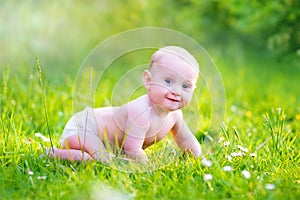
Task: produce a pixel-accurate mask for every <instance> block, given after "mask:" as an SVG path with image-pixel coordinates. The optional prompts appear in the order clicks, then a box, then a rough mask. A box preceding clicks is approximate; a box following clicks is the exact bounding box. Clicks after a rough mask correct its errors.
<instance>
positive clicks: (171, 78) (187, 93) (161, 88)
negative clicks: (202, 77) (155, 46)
mask: <svg viewBox="0 0 300 200" xmlns="http://www.w3.org/2000/svg"><path fill="white" fill-rule="evenodd" d="M198 74H199V65H198V63H197V61H196V59H195V58H194V57H193V56H192V55H191V54H190V53H189V52H188V51H187V50H185V49H183V48H181V47H177V46H166V47H163V48H160V49H159V50H158V51H156V52H155V53H154V54H153V56H152V58H151V63H150V69H149V70H145V71H144V74H143V80H144V84H145V87H146V89H147V90H148V95H149V97H150V100H151V101H152V103H154V104H159V105H161V106H162V107H164V109H165V110H168V111H174V110H177V109H180V108H183V107H184V106H186V105H187V104H188V103H189V102H190V101H191V98H192V95H193V92H194V89H195V88H196V83H197V79H198Z"/></svg>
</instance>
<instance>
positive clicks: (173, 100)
mask: <svg viewBox="0 0 300 200" xmlns="http://www.w3.org/2000/svg"><path fill="white" fill-rule="evenodd" d="M167 100H169V101H172V102H180V100H179V99H176V98H169V97H167Z"/></svg>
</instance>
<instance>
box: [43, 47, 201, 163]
mask: <svg viewBox="0 0 300 200" xmlns="http://www.w3.org/2000/svg"><path fill="white" fill-rule="evenodd" d="M198 73H199V66H198V63H197V61H196V60H195V58H194V57H193V56H192V55H191V54H190V53H189V52H187V51H186V50H185V49H183V48H181V47H177V46H166V47H163V48H161V49H159V50H158V51H156V52H155V53H154V54H153V56H152V58H151V63H150V67H149V70H145V71H144V72H143V74H142V79H143V83H144V86H145V88H146V90H147V94H145V95H143V96H141V97H139V98H137V99H135V100H133V101H130V102H128V103H127V104H125V105H123V106H120V107H103V108H95V109H93V108H89V107H88V108H85V109H84V110H83V111H81V112H79V113H76V114H75V115H74V116H72V117H71V119H70V120H69V121H68V122H67V124H66V126H65V128H64V131H63V134H62V138H61V143H62V149H58V148H51V149H48V150H47V153H48V155H49V156H50V157H57V158H61V159H68V160H79V161H83V160H100V161H102V162H108V161H109V152H108V150H107V147H108V146H112V147H114V148H117V149H121V150H122V151H123V152H124V154H125V155H126V157H127V158H129V159H131V160H135V161H138V162H147V160H148V157H147V155H146V153H145V151H144V149H146V148H147V147H149V146H150V145H152V144H154V143H156V142H158V141H160V140H162V139H163V138H164V137H165V136H166V135H167V134H168V133H169V132H171V133H172V135H173V137H174V139H175V141H176V143H177V145H178V146H179V148H181V149H184V150H186V151H189V152H191V153H192V154H193V155H194V156H195V157H196V158H198V157H200V156H202V152H201V147H200V144H199V142H198V141H197V139H196V138H195V136H194V135H193V133H192V132H191V131H190V129H189V128H188V126H187V124H186V123H185V122H184V120H183V115H182V111H181V108H183V107H185V106H187V105H188V104H189V103H190V101H191V99H192V95H193V92H194V89H195V88H196V83H197V79H198Z"/></svg>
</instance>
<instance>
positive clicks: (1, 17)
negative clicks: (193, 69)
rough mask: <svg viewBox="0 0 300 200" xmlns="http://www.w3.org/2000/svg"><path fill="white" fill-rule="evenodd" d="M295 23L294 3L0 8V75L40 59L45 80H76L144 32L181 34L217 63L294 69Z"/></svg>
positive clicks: (169, 1)
mask: <svg viewBox="0 0 300 200" xmlns="http://www.w3.org/2000/svg"><path fill="white" fill-rule="evenodd" d="M299 23H300V1H298V0H274V1H261V0H251V1H238V0H222V1H221V0H220V1H219V0H215V1H210V0H204V1H199V0H177V1H175V0H166V1H160V0H152V1H147V0H138V1H133V0H124V1H109V0H100V1H92V0H88V1H79V0H75V1H73V0H66V1H50V2H49V1H45V0H40V1H35V0H27V1H17V0H3V1H1V2H0V67H1V68H3V67H5V66H10V67H11V68H23V67H24V66H30V65H34V63H35V58H36V57H38V58H39V60H40V62H41V64H42V66H44V67H45V68H46V70H50V72H51V70H53V69H55V72H69V73H76V71H77V69H78V68H79V66H80V64H81V63H82V61H83V59H84V58H85V57H86V56H87V54H88V53H89V52H90V51H91V50H92V49H93V48H94V47H95V46H96V45H97V44H99V43H100V42H102V41H103V40H105V39H106V38H108V37H110V36H111V35H113V34H117V33H119V32H121V31H125V30H128V29H132V28H139V27H147V26H155V27H164V28H170V29H174V30H177V31H179V32H182V33H184V34H186V35H188V36H190V37H192V38H194V39H195V40H197V41H198V42H199V43H200V44H202V45H203V46H204V48H205V49H207V50H208V51H209V53H210V54H211V55H212V57H213V58H215V59H218V58H220V59H224V60H232V59H233V60H238V59H242V58H243V56H245V55H244V54H243V52H244V51H250V52H254V54H257V55H258V54H263V55H266V54H267V55H268V56H272V59H276V60H279V61H282V60H284V62H285V63H286V62H287V63H288V64H287V65H289V66H286V67H292V66H291V65H294V66H296V67H297V62H299V58H300V24H299ZM247 59H249V58H247ZM57 70H58V71H57Z"/></svg>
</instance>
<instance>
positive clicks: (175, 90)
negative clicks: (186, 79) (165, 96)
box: [171, 86, 180, 96]
mask: <svg viewBox="0 0 300 200" xmlns="http://www.w3.org/2000/svg"><path fill="white" fill-rule="evenodd" d="M171 93H172V94H173V95H175V96H180V92H179V88H178V86H173V87H172V88H171Z"/></svg>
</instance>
